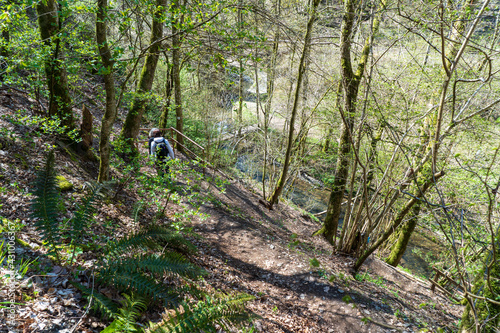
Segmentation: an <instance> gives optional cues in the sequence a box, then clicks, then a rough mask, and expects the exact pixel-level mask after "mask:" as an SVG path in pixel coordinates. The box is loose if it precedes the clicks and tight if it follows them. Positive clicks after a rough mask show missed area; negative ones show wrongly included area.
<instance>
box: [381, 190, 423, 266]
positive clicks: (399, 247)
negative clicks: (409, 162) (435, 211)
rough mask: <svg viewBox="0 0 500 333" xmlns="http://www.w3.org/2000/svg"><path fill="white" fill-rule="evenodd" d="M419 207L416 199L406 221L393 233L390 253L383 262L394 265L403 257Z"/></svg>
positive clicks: (419, 204) (416, 219)
mask: <svg viewBox="0 0 500 333" xmlns="http://www.w3.org/2000/svg"><path fill="white" fill-rule="evenodd" d="M415 194H416V193H415ZM420 198H421V197H420ZM421 207H422V202H421V201H420V200H418V201H417V202H416V203H415V205H414V206H413V207H412V209H411V211H410V212H409V213H408V219H407V220H408V221H407V222H406V223H404V224H403V225H402V226H401V228H399V229H398V231H397V233H396V234H395V235H396V237H395V239H396V242H395V243H394V244H393V245H392V247H391V253H390V254H389V256H388V257H387V259H386V260H385V262H386V263H388V264H389V265H391V266H394V267H396V266H397V265H399V262H400V261H401V258H403V255H404V253H405V251H406V247H407V246H408V242H409V241H410V238H411V235H412V234H413V231H414V230H415V227H416V226H417V222H418V214H420V208H421Z"/></svg>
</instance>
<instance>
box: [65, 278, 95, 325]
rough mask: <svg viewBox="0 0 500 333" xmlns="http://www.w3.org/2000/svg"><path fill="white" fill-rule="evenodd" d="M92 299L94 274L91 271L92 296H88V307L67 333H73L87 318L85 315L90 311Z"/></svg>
mask: <svg viewBox="0 0 500 333" xmlns="http://www.w3.org/2000/svg"><path fill="white" fill-rule="evenodd" d="M93 299H94V272H93V271H92V294H91V295H90V300H89V305H88V306H87V309H86V310H85V313H84V314H83V315H82V316H81V317H80V320H78V322H77V323H76V324H75V326H73V328H72V329H71V330H70V331H69V333H73V332H75V330H76V329H77V328H78V326H80V324H81V323H82V321H83V318H85V317H86V316H87V314H88V313H89V311H90V307H91V305H92V300H93Z"/></svg>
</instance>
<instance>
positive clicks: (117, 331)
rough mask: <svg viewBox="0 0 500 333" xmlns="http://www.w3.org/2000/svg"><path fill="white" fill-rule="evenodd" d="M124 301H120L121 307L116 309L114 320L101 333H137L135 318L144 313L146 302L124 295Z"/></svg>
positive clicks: (139, 330) (142, 299)
mask: <svg viewBox="0 0 500 333" xmlns="http://www.w3.org/2000/svg"><path fill="white" fill-rule="evenodd" d="M123 296H124V297H125V299H124V300H123V301H121V303H122V307H121V308H120V309H118V313H117V315H116V319H115V320H114V321H113V322H112V323H111V325H109V326H108V327H106V328H105V329H104V330H103V331H102V332H101V333H138V332H141V331H142V330H141V329H138V328H137V325H136V321H137V318H138V317H139V316H140V315H141V313H143V312H144V311H146V308H147V305H146V300H145V299H144V298H141V297H137V296H129V295H126V294H124V295H123Z"/></svg>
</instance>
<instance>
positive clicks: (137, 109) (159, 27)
mask: <svg viewBox="0 0 500 333" xmlns="http://www.w3.org/2000/svg"><path fill="white" fill-rule="evenodd" d="M166 4H167V1H166V0H156V5H155V7H154V9H153V25H152V31H151V40H150V45H151V46H150V47H149V50H148V54H147V56H146V59H145V61H144V66H143V67H142V71H141V75H140V78H139V87H138V89H137V91H136V93H135V96H134V100H133V101H132V107H131V109H130V111H129V112H128V114H127V117H126V119H125V123H124V124H123V128H122V132H121V136H122V137H123V138H124V139H125V141H126V142H127V145H128V147H129V148H130V150H131V151H135V141H136V140H137V136H138V135H139V128H140V125H141V121H142V116H143V114H144V110H145V107H146V103H147V101H148V98H149V96H148V95H149V92H150V91H151V87H152V86H153V81H154V77H155V72H156V66H157V64H158V58H159V55H160V48H161V43H160V42H159V41H160V40H161V38H162V37H163V24H164V15H165V7H166Z"/></svg>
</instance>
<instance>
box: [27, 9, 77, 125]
mask: <svg viewBox="0 0 500 333" xmlns="http://www.w3.org/2000/svg"><path fill="white" fill-rule="evenodd" d="M62 6H63V4H59V3H58V2H57V1H56V0H46V1H39V2H37V5H36V10H37V14H38V25H39V28H40V36H41V38H42V41H43V43H44V44H45V46H46V47H47V49H48V50H49V52H50V54H49V55H48V56H47V59H46V60H45V75H46V78H47V86H48V89H49V116H57V117H59V119H60V120H61V124H62V125H63V126H66V127H67V128H68V129H69V130H72V129H74V128H75V119H74V115H73V111H72V102H71V95H70V93H69V87H68V77H67V73H66V69H65V65H64V63H63V61H62V60H61V59H62V48H63V45H62V42H61V37H60V36H61V34H62V19H61V17H60V13H61V11H62Z"/></svg>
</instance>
